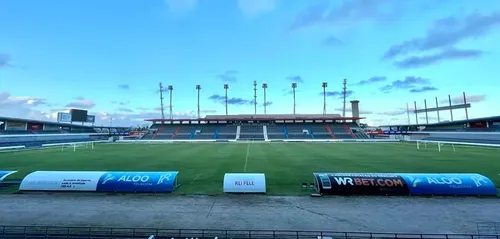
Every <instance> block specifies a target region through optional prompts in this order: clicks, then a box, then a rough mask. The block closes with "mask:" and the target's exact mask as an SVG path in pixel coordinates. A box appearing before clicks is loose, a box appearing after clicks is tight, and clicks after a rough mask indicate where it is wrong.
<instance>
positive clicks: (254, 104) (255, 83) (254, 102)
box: [253, 81, 257, 115]
mask: <svg viewBox="0 0 500 239" xmlns="http://www.w3.org/2000/svg"><path fill="white" fill-rule="evenodd" d="M253 108H254V110H253V114H254V115H257V81H253Z"/></svg>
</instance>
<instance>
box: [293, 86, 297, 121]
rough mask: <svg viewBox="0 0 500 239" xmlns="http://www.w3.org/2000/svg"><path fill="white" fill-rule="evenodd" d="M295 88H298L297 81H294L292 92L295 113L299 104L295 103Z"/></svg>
mask: <svg viewBox="0 0 500 239" xmlns="http://www.w3.org/2000/svg"><path fill="white" fill-rule="evenodd" d="M295 88H297V83H295V82H294V83H292V94H293V114H295V107H296V106H297V105H296V104H295Z"/></svg>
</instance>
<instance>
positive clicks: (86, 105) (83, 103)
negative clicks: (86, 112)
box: [66, 97, 95, 109]
mask: <svg viewBox="0 0 500 239" xmlns="http://www.w3.org/2000/svg"><path fill="white" fill-rule="evenodd" d="M94 106H95V102H94V101H92V100H89V99H85V98H83V97H77V98H76V101H73V102H70V103H69V104H67V105H66V107H69V108H81V109H92V108H94Z"/></svg>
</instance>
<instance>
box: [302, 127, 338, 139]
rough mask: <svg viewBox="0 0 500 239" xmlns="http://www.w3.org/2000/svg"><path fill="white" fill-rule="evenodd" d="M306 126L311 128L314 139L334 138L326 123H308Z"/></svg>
mask: <svg viewBox="0 0 500 239" xmlns="http://www.w3.org/2000/svg"><path fill="white" fill-rule="evenodd" d="M306 127H307V128H308V129H310V130H311V131H312V132H311V133H312V135H313V137H314V139H332V138H333V137H332V136H331V135H330V133H329V132H328V131H327V129H326V128H325V124H323V123H318V124H307V125H306Z"/></svg>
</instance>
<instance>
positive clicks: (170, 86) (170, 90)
mask: <svg viewBox="0 0 500 239" xmlns="http://www.w3.org/2000/svg"><path fill="white" fill-rule="evenodd" d="M168 91H169V92H170V105H169V107H170V119H173V118H174V114H173V112H172V92H173V91H174V87H173V86H172V85H169V86H168Z"/></svg>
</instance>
